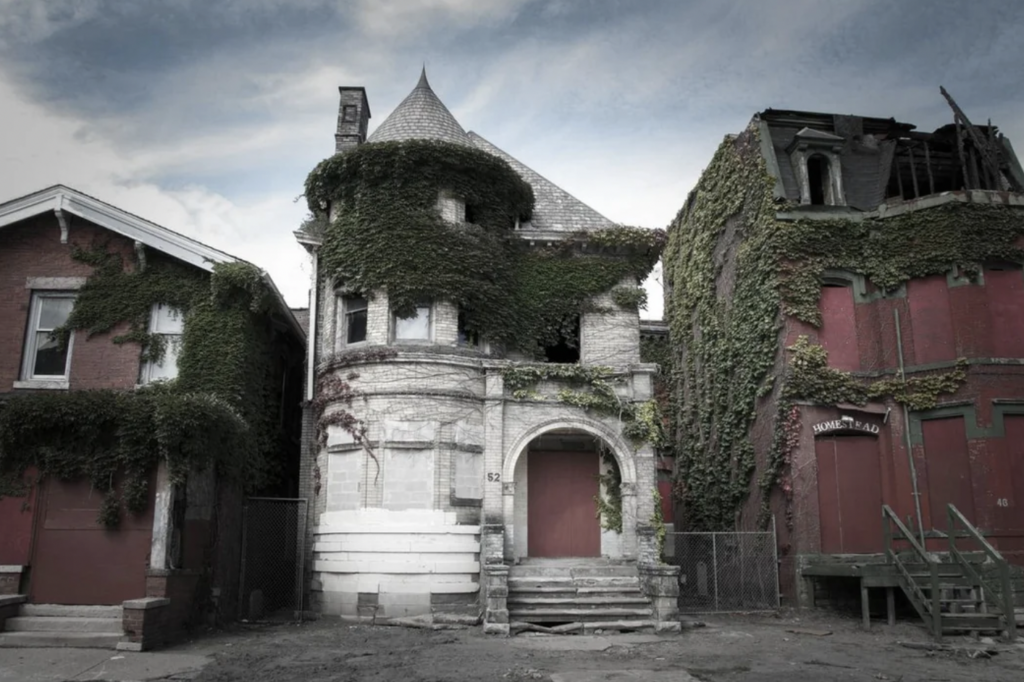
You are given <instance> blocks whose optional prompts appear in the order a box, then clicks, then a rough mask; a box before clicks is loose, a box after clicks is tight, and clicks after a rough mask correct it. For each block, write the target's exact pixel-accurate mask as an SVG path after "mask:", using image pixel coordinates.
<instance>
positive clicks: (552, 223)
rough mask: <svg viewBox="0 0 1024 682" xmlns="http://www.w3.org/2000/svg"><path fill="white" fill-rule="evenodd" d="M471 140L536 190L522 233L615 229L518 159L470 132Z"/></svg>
mask: <svg viewBox="0 0 1024 682" xmlns="http://www.w3.org/2000/svg"><path fill="white" fill-rule="evenodd" d="M469 139H470V140H472V141H473V145H474V146H476V148H477V149H479V150H481V151H485V152H487V153H488V154H493V155H494V156H497V157H498V158H500V159H504V160H505V161H507V162H508V165H510V166H512V168H513V170H515V172H517V173H519V175H520V177H522V178H523V180H526V181H527V182H528V183H530V186H531V187H533V196H534V202H535V203H534V207H533V219H532V220H531V221H530V222H529V223H527V224H524V225H522V229H523V230H538V231H543V232H582V231H587V230H599V229H601V228H605V227H612V226H614V225H615V223H613V222H612V221H611V220H609V219H608V218H605V217H604V216H603V215H601V214H600V213H598V212H597V211H595V210H594V209H592V208H590V207H589V206H587V205H586V204H584V203H583V202H582V201H580V200H579V199H577V198H576V197H574V196H573V195H571V194H569V193H568V192H566V191H565V190H564V189H562V188H561V187H559V186H558V185H556V184H555V183H553V182H551V181H550V180H548V179H547V178H545V177H544V176H543V175H541V174H540V173H538V172H537V171H535V170H533V169H532V168H530V167H529V166H527V165H526V164H524V163H523V162H521V161H520V160H519V159H517V158H515V157H514V156H512V155H511V154H508V153H507V152H505V151H503V150H501V149H499V148H498V147H495V146H494V145H493V144H491V143H490V142H488V141H487V140H485V139H484V138H482V137H480V136H479V135H477V134H476V133H474V132H470V133H469Z"/></svg>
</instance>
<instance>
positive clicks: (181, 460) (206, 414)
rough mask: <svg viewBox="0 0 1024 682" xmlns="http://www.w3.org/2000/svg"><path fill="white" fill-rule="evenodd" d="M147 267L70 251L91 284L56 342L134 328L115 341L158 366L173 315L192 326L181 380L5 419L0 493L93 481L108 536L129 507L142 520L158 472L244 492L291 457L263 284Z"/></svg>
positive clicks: (65, 395)
mask: <svg viewBox="0 0 1024 682" xmlns="http://www.w3.org/2000/svg"><path fill="white" fill-rule="evenodd" d="M146 255H147V258H146V259H145V261H143V262H140V263H137V264H136V263H126V262H125V260H124V258H123V257H122V256H121V255H120V254H119V253H116V252H112V251H108V250H107V246H106V245H104V244H96V245H93V247H92V248H88V249H86V248H81V247H80V246H77V245H75V246H73V248H72V256H73V257H74V258H75V259H76V260H79V261H81V262H84V263H86V264H88V265H91V266H92V267H93V273H92V274H91V275H90V276H89V277H88V279H87V281H86V282H85V284H84V286H82V288H81V289H80V290H79V292H78V295H77V297H76V300H75V305H74V308H73V309H72V312H71V314H70V316H69V318H68V322H67V324H66V325H65V326H64V328H62V329H60V330H57V332H56V333H55V335H56V336H57V337H58V338H62V339H64V340H65V341H66V340H67V338H68V337H69V336H70V333H71V332H72V331H76V332H79V333H84V334H86V335H87V336H88V337H93V336H95V335H97V334H108V333H111V332H113V331H115V330H118V329H122V328H124V327H125V326H127V331H125V332H124V333H119V334H116V335H115V336H113V337H112V338H111V341H112V342H113V343H115V344H125V343H136V344H138V345H139V346H140V347H141V349H142V360H143V361H146V360H148V359H151V360H156V359H159V357H160V355H161V354H162V352H163V350H164V349H163V348H162V344H161V343H160V337H159V336H158V335H154V334H151V333H150V332H149V330H148V325H149V320H150V315H151V311H152V308H153V306H154V305H157V304H162V305H165V306H170V307H173V308H176V309H178V310H179V311H181V313H182V314H183V316H184V329H183V334H182V348H181V352H180V355H179V357H178V377H177V379H175V380H173V381H167V382H157V383H155V384H153V385H150V386H147V387H145V388H143V389H139V390H136V391H129V392H120V391H107V390H84V391H69V392H60V393H50V392H47V393H28V394H16V395H12V396H10V397H8V398H7V400H6V401H5V403H4V404H3V405H2V407H0V493H7V494H9V493H12V492H16V491H17V489H18V488H19V482H20V481H22V480H23V479H24V475H25V472H26V471H27V470H28V469H29V468H35V469H37V470H38V472H39V474H40V476H50V475H52V476H55V477H57V478H59V479H62V480H75V479H86V480H88V481H90V482H91V483H92V485H93V486H94V487H95V488H96V489H97V490H99V491H101V492H103V493H104V494H105V499H104V502H103V505H102V508H101V510H100V514H99V521H100V522H101V523H102V524H103V525H105V526H108V527H110V526H115V525H117V523H118V520H119V518H120V513H121V508H122V507H124V509H126V510H127V511H128V512H129V513H132V514H138V513H141V512H142V511H144V509H145V506H146V501H147V499H148V489H147V486H148V481H149V478H150V475H151V473H152V471H153V468H154V467H155V466H156V464H157V462H159V461H161V460H163V461H166V462H167V463H168V466H169V472H170V474H171V480H172V482H173V483H175V484H180V483H182V482H184V480H185V478H186V477H187V474H188V472H189V471H191V470H197V469H202V468H205V467H209V466H215V467H216V468H217V470H218V471H219V472H220V473H221V474H223V475H224V476H225V477H226V478H228V479H230V480H233V481H236V482H238V483H240V484H242V485H243V486H244V487H245V488H246V489H248V490H254V489H258V488H259V487H261V486H263V485H266V484H267V483H268V482H270V480H271V479H272V478H273V475H274V473H275V470H274V466H275V461H276V460H277V458H278V457H279V456H280V450H281V448H282V447H285V445H284V440H283V435H282V434H281V432H280V429H279V414H280V400H281V396H280V394H279V391H280V383H281V382H280V375H279V374H277V371H278V370H279V369H280V363H281V362H282V348H281V344H282V340H281V338H280V337H279V336H278V333H277V332H275V331H274V327H273V323H272V322H271V320H270V315H269V310H270V305H271V301H272V294H271V292H270V291H269V290H268V288H267V286H266V284H265V283H264V281H263V275H262V273H261V272H260V271H259V270H258V269H256V268H255V267H253V266H251V265H249V264H247V263H231V264H217V265H215V266H214V270H213V273H212V274H209V273H206V272H203V271H201V270H199V269H197V268H193V267H190V266H187V265H185V264H183V263H180V262H178V261H175V260H172V259H170V258H167V257H165V256H162V255H161V254H155V253H147V254H146ZM143 263H144V266H143ZM296 350H298V349H296ZM21 488H22V490H23V486H21Z"/></svg>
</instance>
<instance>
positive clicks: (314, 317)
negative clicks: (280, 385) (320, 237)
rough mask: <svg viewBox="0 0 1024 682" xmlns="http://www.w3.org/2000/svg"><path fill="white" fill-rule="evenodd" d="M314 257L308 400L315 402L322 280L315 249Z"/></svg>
mask: <svg viewBox="0 0 1024 682" xmlns="http://www.w3.org/2000/svg"><path fill="white" fill-rule="evenodd" d="M311 255H312V256H313V276H312V281H311V284H310V289H309V331H307V332H306V400H307V401H311V400H313V394H314V391H313V389H314V386H313V380H314V378H315V376H314V374H315V372H316V331H317V324H316V322H317V308H318V303H317V295H318V293H319V292H318V291H317V286H318V284H319V280H320V278H319V277H318V274H319V273H318V272H317V270H318V265H319V258H318V255H317V249H316V248H314V249H313V251H312V254H311Z"/></svg>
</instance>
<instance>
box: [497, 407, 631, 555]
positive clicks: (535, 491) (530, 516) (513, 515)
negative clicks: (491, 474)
mask: <svg viewBox="0 0 1024 682" xmlns="http://www.w3.org/2000/svg"><path fill="white" fill-rule="evenodd" d="M609 455H610V457H609ZM610 460H611V461H610ZM612 462H613V463H612ZM612 468H617V469H618V472H619V475H620V478H621V484H620V491H621V504H622V508H621V516H622V521H623V522H622V531H621V532H615V531H610V530H607V529H605V528H602V526H601V518H600V517H598V516H597V514H596V512H597V503H596V502H595V501H594V497H595V496H596V495H598V494H599V493H600V486H599V482H598V474H600V473H606V472H608V471H609V470H610V469H612ZM503 478H504V480H505V482H506V485H505V486H504V495H503V511H504V517H505V534H506V535H505V537H506V546H505V549H506V552H505V554H506V558H508V559H522V558H526V557H587V556H591V557H599V556H606V557H613V558H635V555H636V539H635V538H636V513H635V512H636V495H635V490H636V464H635V461H634V458H633V455H632V451H631V450H630V449H629V447H628V445H626V443H624V442H623V441H622V439H621V438H620V437H619V436H618V435H617V434H616V433H614V432H613V431H612V430H611V429H609V428H607V427H606V426H605V425H603V424H601V423H599V422H595V421H591V420H584V419H558V420H549V421H547V422H544V423H540V424H535V425H533V426H532V427H531V428H528V429H526V430H525V431H524V432H523V433H522V434H521V435H520V436H519V437H518V438H516V439H515V440H514V441H513V445H512V447H511V448H509V450H507V452H506V457H505V462H504V466H503Z"/></svg>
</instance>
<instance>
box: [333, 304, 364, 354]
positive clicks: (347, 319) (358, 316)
mask: <svg viewBox="0 0 1024 682" xmlns="http://www.w3.org/2000/svg"><path fill="white" fill-rule="evenodd" d="M340 307H341V320H340V321H341V330H340V331H341V338H343V339H345V345H351V344H354V343H362V342H363V341H366V311H367V301H366V297H365V296H358V295H351V296H343V297H342V298H341V306H340Z"/></svg>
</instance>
